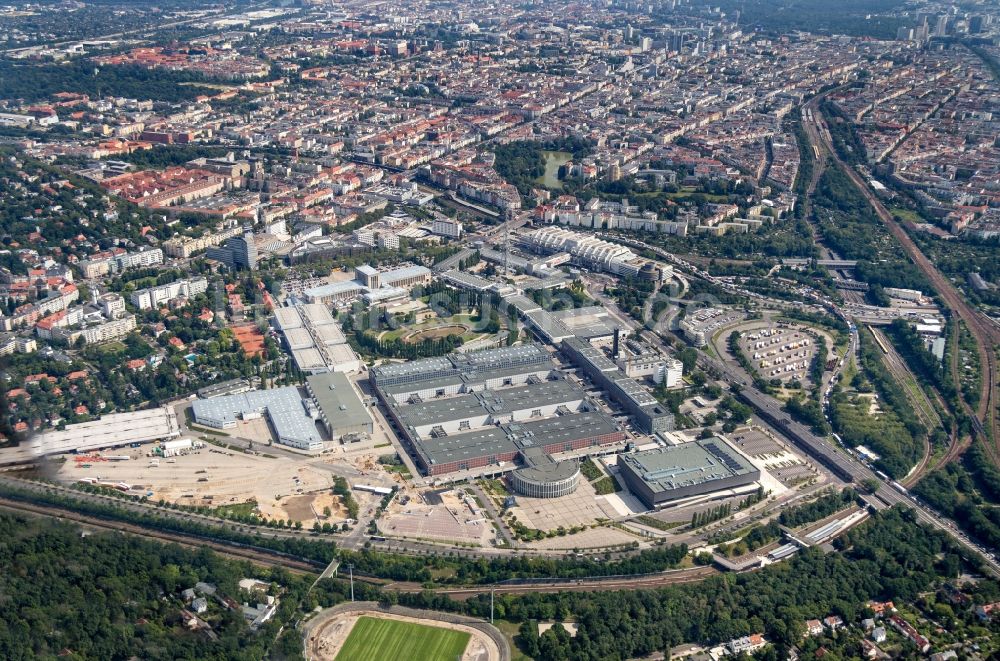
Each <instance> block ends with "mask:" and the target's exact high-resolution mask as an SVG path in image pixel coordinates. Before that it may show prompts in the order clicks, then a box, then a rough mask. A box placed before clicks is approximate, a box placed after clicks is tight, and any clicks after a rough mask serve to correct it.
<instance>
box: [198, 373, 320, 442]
mask: <svg viewBox="0 0 1000 661" xmlns="http://www.w3.org/2000/svg"><path fill="white" fill-rule="evenodd" d="M192 411H193V413H194V419H195V421H196V422H197V421H199V420H201V419H204V418H208V419H212V420H217V421H220V422H223V423H229V422H236V421H237V420H239V419H241V418H242V417H243V416H244V415H245V414H253V413H262V412H265V411H266V412H267V417H268V418H269V419H270V421H271V424H272V425H274V431H275V432H277V433H278V436H279V438H290V439H294V440H297V441H300V442H318V441H322V440H323V438H322V437H321V436H320V434H319V430H318V429H317V428H316V422H315V421H314V420H313V419H312V418H310V417H309V415H308V414H307V413H306V408H305V405H304V403H303V401H302V395H301V394H300V393H299V389H298V388H295V387H294V386H285V387H283V388H271V389H268V390H251V391H250V392H245V393H240V394H237V395H224V396H222V397H213V398H211V399H198V400H195V402H194V404H193V405H192Z"/></svg>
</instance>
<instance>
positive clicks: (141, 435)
mask: <svg viewBox="0 0 1000 661" xmlns="http://www.w3.org/2000/svg"><path fill="white" fill-rule="evenodd" d="M206 401H209V400H206ZM179 435H180V427H179V426H178V424H177V416H176V414H175V413H174V410H173V409H171V408H169V407H165V406H164V407H160V408H155V409H145V410H142V411H131V412H128V413H111V414H108V415H105V416H101V417H100V418H99V419H97V420H90V421H88V422H80V423H77V424H73V425H66V428H65V429H63V430H52V431H46V432H42V433H40V434H36V435H34V436H33V437H31V438H29V439H28V440H26V441H24V442H22V443H21V444H19V445H17V446H16V447H10V448H3V449H0V463H7V462H10V463H14V462H22V461H27V460H30V459H32V458H34V457H41V456H44V455H48V454H61V453H64V452H72V451H73V450H77V451H88V450H96V449H98V448H109V447H116V446H120V445H126V444H128V443H147V442H150V441H157V440H161V439H167V438H173V437H175V436H179Z"/></svg>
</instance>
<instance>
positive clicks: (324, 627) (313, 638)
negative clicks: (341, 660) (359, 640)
mask: <svg viewBox="0 0 1000 661" xmlns="http://www.w3.org/2000/svg"><path fill="white" fill-rule="evenodd" d="M361 616H368V617H377V618H381V619H388V620H399V621H401V622H412V623H414V624H422V625H425V626H433V627H441V628H443V629H451V630H453V631H462V632H464V633H467V634H469V635H471V636H472V638H471V639H470V640H469V645H468V646H467V647H466V648H465V653H464V654H462V661H500V659H501V656H500V649H499V648H498V647H497V645H496V643H495V642H493V640H492V639H490V637H489V636H487V635H486V634H484V633H483V632H482V631H479V630H478V629H475V628H473V627H469V626H465V625H462V624H453V623H450V622H442V621H439V620H424V619H420V618H416V617H408V616H406V615H395V614H390V613H383V612H380V611H354V612H351V613H333V614H331V615H329V616H327V617H328V619H327V620H326V621H319V622H314V623H312V624H311V626H310V635H309V639H308V640H307V641H306V658H307V659H309V660H310V661H334V660H335V659H336V658H337V654H338V653H339V652H340V648H341V647H343V645H344V641H345V640H347V637H348V636H349V635H350V633H351V629H353V628H354V624H355V622H357V621H358V618H359V617H361ZM320 617H324V616H322V615H321V616H320Z"/></svg>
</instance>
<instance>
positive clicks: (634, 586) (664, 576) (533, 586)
mask: <svg viewBox="0 0 1000 661" xmlns="http://www.w3.org/2000/svg"><path fill="white" fill-rule="evenodd" d="M719 574H721V572H720V571H719V570H718V569H715V568H714V567H694V568H692V569H681V570H675V571H666V572H663V573H660V574H655V575H648V574H646V575H642V576H634V577H628V576H622V577H615V578H607V579H580V580H573V579H567V580H557V581H551V582H549V581H542V582H531V583H517V584H508V585H504V584H502V583H501V584H497V585H478V586H473V587H454V588H447V587H442V588H436V589H434V592H435V593H436V594H443V595H447V596H449V597H450V598H452V599H456V600H458V601H464V600H466V599H471V598H473V597H476V596H479V595H483V594H487V595H488V594H489V593H490V591H493V592H494V593H495V594H531V593H533V592H541V593H551V592H594V591H606V590H646V589H654V588H660V587H665V586H667V585H679V584H682V583H697V582H699V581H703V580H705V579H706V578H710V577H712V576H717V575H719ZM384 587H386V588H389V589H393V590H398V591H399V592H420V591H422V590H424V589H426V588H424V587H423V585H421V584H420V583H389V584H386V585H385V586H384Z"/></svg>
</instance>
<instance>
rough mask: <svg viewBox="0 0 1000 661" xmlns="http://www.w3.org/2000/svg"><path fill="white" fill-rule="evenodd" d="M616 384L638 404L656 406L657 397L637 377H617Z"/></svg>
mask: <svg viewBox="0 0 1000 661" xmlns="http://www.w3.org/2000/svg"><path fill="white" fill-rule="evenodd" d="M615 385H617V386H618V387H619V388H620V389H621V391H622V392H623V393H625V394H626V395H628V397H629V399H631V400H632V401H633V402H635V403H636V404H637V405H638V406H654V405H656V404H657V400H656V398H655V397H653V395H652V394H650V392H649V391H648V390H646V388H645V387H643V385H642V384H641V383H639V382H638V381H636V380H635V379H631V378H629V377H627V376H623V377H622V378H620V379H615Z"/></svg>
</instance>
